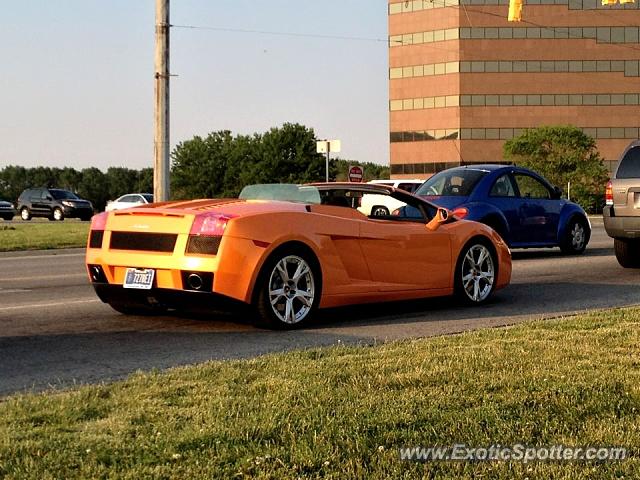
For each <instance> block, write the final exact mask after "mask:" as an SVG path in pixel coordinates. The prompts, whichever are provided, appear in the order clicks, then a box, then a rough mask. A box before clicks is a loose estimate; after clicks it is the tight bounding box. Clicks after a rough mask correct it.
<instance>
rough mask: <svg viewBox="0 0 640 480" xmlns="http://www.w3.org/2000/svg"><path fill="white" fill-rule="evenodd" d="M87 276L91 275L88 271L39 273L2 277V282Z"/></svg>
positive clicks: (87, 277) (0, 279)
mask: <svg viewBox="0 0 640 480" xmlns="http://www.w3.org/2000/svg"><path fill="white" fill-rule="evenodd" d="M80 277H85V278H86V279H87V280H89V276H88V275H87V274H86V273H60V274H58V275H39V276H35V277H12V278H0V283H2V282H26V281H28V280H55V279H61V278H80Z"/></svg>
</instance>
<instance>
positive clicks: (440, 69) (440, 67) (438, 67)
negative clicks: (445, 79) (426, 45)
mask: <svg viewBox="0 0 640 480" xmlns="http://www.w3.org/2000/svg"><path fill="white" fill-rule="evenodd" d="M434 73H435V74H436V75H444V73H445V70H444V63H436V64H435V65H434Z"/></svg>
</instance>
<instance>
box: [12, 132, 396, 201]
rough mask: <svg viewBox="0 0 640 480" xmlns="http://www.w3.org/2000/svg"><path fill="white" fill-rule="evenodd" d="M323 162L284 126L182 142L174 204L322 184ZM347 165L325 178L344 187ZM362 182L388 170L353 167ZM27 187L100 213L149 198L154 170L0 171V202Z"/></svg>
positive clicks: (302, 135)
mask: <svg viewBox="0 0 640 480" xmlns="http://www.w3.org/2000/svg"><path fill="white" fill-rule="evenodd" d="M325 162H326V161H325V156H324V155H323V154H319V153H316V137H315V134H314V132H313V130H312V129H309V128H307V127H304V126H302V125H298V124H284V125H283V126H282V127H280V128H272V129H271V130H269V131H268V132H266V133H263V134H253V135H233V134H232V133H231V132H230V131H227V130H223V131H219V132H212V133H210V134H209V135H207V136H206V137H204V138H203V137H199V136H196V137H193V138H192V139H190V140H186V141H184V142H181V143H180V144H178V145H177V146H176V148H175V149H174V151H173V152H172V165H171V197H172V198H173V199H190V198H208V197H214V198H215V197H235V196H237V195H238V193H240V190H242V188H243V187H244V186H245V185H250V184H253V183H307V182H320V181H324V179H325ZM354 163H356V162H350V161H348V160H344V159H332V160H331V162H330V168H329V178H330V180H332V181H346V179H347V171H348V168H349V166H350V165H352V164H354ZM358 165H360V166H361V167H363V169H364V174H365V180H370V179H374V178H389V167H387V166H382V165H378V164H375V163H371V162H365V163H358ZM31 187H56V188H63V189H66V190H70V191H72V192H75V193H77V194H78V195H79V196H80V197H82V198H86V199H87V200H90V201H91V202H92V203H93V205H94V206H95V207H96V208H97V209H98V210H103V209H104V206H105V205H106V203H107V200H113V199H115V198H117V197H119V196H121V195H124V194H126V193H132V192H153V169H152V168H143V169H142V170H134V169H130V168H123V167H110V168H108V169H107V171H106V172H103V171H102V170H100V169H98V168H95V167H91V168H84V169H82V170H76V169H74V168H69V167H65V168H55V167H34V168H25V167H20V166H14V165H10V166H7V167H5V168H3V169H0V199H3V200H9V201H12V202H15V201H16V200H17V198H18V196H19V195H20V193H21V192H22V191H23V190H24V189H26V188H31Z"/></svg>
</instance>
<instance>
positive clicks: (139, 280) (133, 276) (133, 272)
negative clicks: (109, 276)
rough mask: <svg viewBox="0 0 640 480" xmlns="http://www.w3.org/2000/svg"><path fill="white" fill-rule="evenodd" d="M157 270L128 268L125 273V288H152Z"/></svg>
mask: <svg viewBox="0 0 640 480" xmlns="http://www.w3.org/2000/svg"><path fill="white" fill-rule="evenodd" d="M155 273H156V271H155V270H153V269H152V268H127V271H126V273H125V275H124V284H123V285H122V286H123V287H124V288H137V289H140V290H150V289H151V287H152V286H153V277H154V276H155Z"/></svg>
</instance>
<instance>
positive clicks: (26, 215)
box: [20, 207, 32, 221]
mask: <svg viewBox="0 0 640 480" xmlns="http://www.w3.org/2000/svg"><path fill="white" fill-rule="evenodd" d="M20 218H22V220H24V221H27V220H31V218H32V217H31V212H30V211H29V209H28V208H27V207H22V208H21V209H20Z"/></svg>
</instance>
